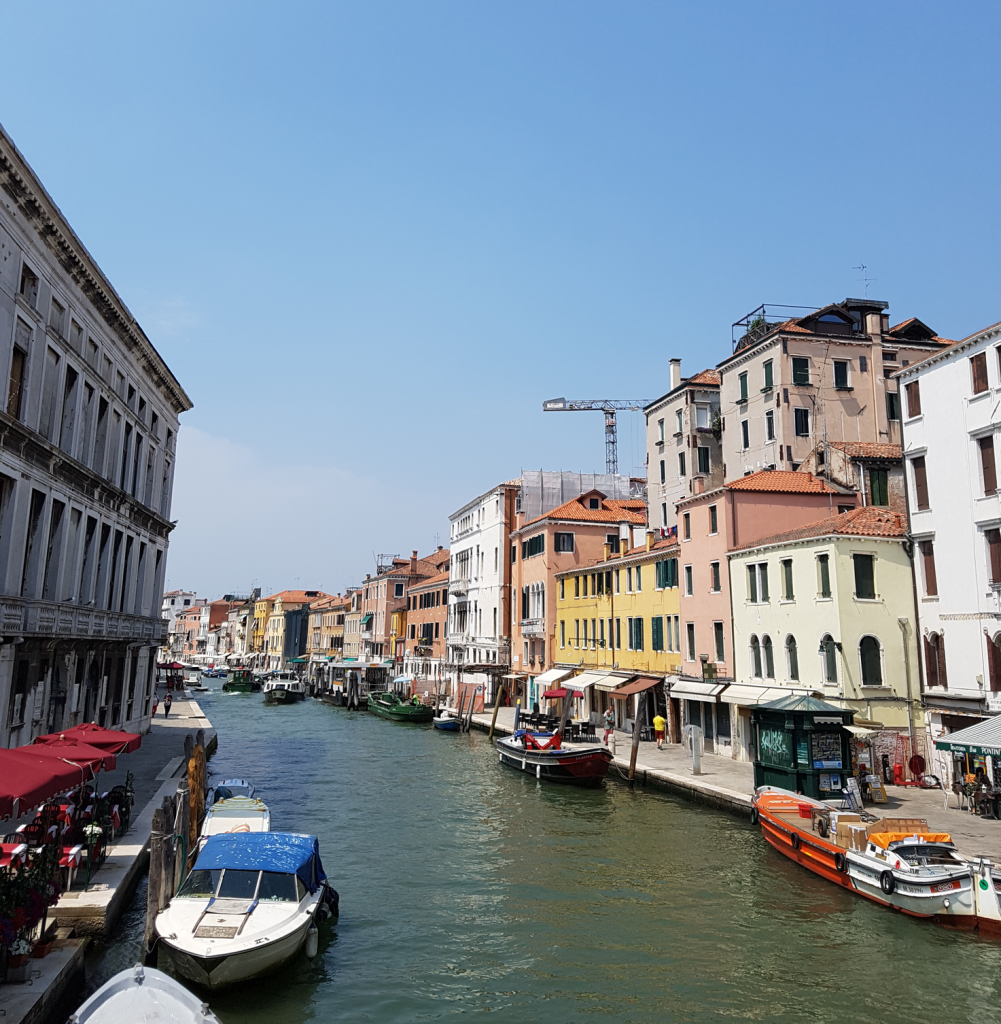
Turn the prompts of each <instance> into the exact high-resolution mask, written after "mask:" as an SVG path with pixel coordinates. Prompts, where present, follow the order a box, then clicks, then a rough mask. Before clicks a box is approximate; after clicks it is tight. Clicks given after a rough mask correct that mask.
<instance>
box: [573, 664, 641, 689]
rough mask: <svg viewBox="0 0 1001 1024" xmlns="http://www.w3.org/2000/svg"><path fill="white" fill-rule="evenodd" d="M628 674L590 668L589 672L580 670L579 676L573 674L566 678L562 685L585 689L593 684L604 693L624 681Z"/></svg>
mask: <svg viewBox="0 0 1001 1024" xmlns="http://www.w3.org/2000/svg"><path fill="white" fill-rule="evenodd" d="M628 678H629V676H627V675H618V676H617V675H614V674H613V673H611V672H603V671H602V670H601V669H592V670H591V671H589V672H581V674H580V675H579V676H574V677H573V679H567V680H565V681H564V683H563V685H564V686H567V687H569V688H570V689H571V690H586V689H587V688H588V687H589V686H593V687H594V688H595V689H596V690H604V691H605V692H606V693H611V692H612V690H614V689H615V688H616V687H617V686H620V685H621V684H622V683H624V682H625V681H626V680H627V679H628Z"/></svg>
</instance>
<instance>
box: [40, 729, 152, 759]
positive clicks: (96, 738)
mask: <svg viewBox="0 0 1001 1024" xmlns="http://www.w3.org/2000/svg"><path fill="white" fill-rule="evenodd" d="M60 738H62V739H67V740H75V741H76V742H78V743H89V744H90V745H91V746H92V747H97V748H98V749H99V750H108V751H111V753H112V754H131V753H132V752H133V751H134V750H138V749H139V744H140V743H142V741H143V738H142V736H140V735H139V733H137V732H122V730H121V729H105V728H104V726H103V725H96V724H95V723H93V722H82V723H81V724H80V725H74V726H73V728H72V729H66V730H65V731H64V732H61V733H58V732H50V733H49V734H48V735H47V736H39V737H37V738H36V739H35V742H36V743H39V742H41V743H45V742H47V741H48V740H50V739H60Z"/></svg>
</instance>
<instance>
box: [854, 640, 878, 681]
mask: <svg viewBox="0 0 1001 1024" xmlns="http://www.w3.org/2000/svg"><path fill="white" fill-rule="evenodd" d="M858 650H859V658H860V660H861V662H862V685H863V686H882V685H883V666H882V658H881V657H880V647H879V641H878V640H877V639H876V638H875V637H874V636H864V637H862V640H861V642H860V643H859V645H858Z"/></svg>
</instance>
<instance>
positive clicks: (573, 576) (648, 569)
mask: <svg viewBox="0 0 1001 1024" xmlns="http://www.w3.org/2000/svg"><path fill="white" fill-rule="evenodd" d="M607 551H608V546H607V545H606V552H607ZM556 601H557V604H556V650H555V652H554V654H555V662H556V665H557V666H558V667H559V668H562V669H571V668H572V669H576V670H578V672H579V673H585V672H586V673H588V674H587V675H586V676H584V675H581V676H580V678H581V679H582V680H587V684H588V688H590V689H591V690H592V693H591V694H590V696H588V694H586V693H585V698H584V712H585V713H587V712H590V711H598V712H603V711H604V710H605V708H607V707H608V706H609V704H610V702H611V703H612V706H613V707H615V709H616V714H617V720H618V721H619V723H620V724H623V725H625V724H626V723H627V722H628V721H629V720H631V719H632V717H633V714H634V712H635V707H636V706H638V700H637V702H633V701H617V700H613V698H611V697H610V696H609V694H611V693H612V691H614V690H615V688H616V687H618V686H620V685H622V684H623V683H625V682H626V680H627V679H629V678H630V677H631V676H635V675H643V676H648V677H650V680H651V685H650V686H649V687H647V688H648V689H653V690H654V691H655V705H654V706H655V707H656V709H657V710H659V711H661V713H664V712H665V711H666V709H667V701H666V693H665V691H664V689H663V687H662V686H655V685H653V683H652V681H653V680H657V681H658V682H660V681H662V680H663V679H664V678H665V677H666V676H669V675H673V674H675V673H677V671H678V668H679V665H680V662H681V636H680V621H681V619H680V616H681V612H680V591H679V589H678V545H677V542H676V541H675V540H674V539H673V538H672V539H670V540H661V541H657V542H656V543H655V542H654V539H653V534H652V533H651V534H648V535H647V544H646V546H645V547H638V548H632V549H631V550H629V551H626V552H625V553H623V554H621V555H611V554H606V557H605V558H604V559H602V560H601V561H597V562H585V563H582V564H581V565H579V566H576V567H574V568H573V569H568V570H565V571H564V572H558V573H556ZM592 681H593V682H592ZM567 684H568V685H570V686H571V687H572V686H573V683H572V681H567ZM561 685H564V684H562V683H561ZM634 692H636V691H634ZM640 692H641V691H640Z"/></svg>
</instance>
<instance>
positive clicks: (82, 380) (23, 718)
mask: <svg viewBox="0 0 1001 1024" xmlns="http://www.w3.org/2000/svg"><path fill="white" fill-rule="evenodd" d="M0 184H2V186H3V198H2V200H0V360H2V364H3V369H4V370H5V372H6V374H7V391H6V399H5V403H4V408H3V410H2V411H0V423H2V432H0V433H2V443H0V594H2V598H0V635H2V641H0V746H16V745H18V744H22V743H29V742H30V741H31V740H32V738H33V737H34V736H37V735H39V734H40V733H44V732H52V731H55V730H59V729H62V728H66V727H69V726H72V725H74V724H78V723H80V722H82V721H97V722H98V723H99V724H101V725H104V726H108V727H114V728H125V729H129V730H132V731H145V730H146V729H147V728H148V725H149V712H150V703H151V695H152V687H153V681H154V668H155V661H156V649H157V648H158V647H159V646H160V644H161V642H162V640H163V621H162V619H161V617H160V613H161V607H162V605H161V601H162V595H163V580H164V570H165V568H166V556H167V542H168V537H169V535H170V532H171V530H172V529H173V524H172V523H171V521H170V502H171V491H172V487H173V479H174V459H175V442H176V438H177V430H178V417H179V415H180V413H182V412H184V411H185V410H187V409H190V408H191V401H190V400H189V398H188V396H187V395H186V394H185V393H184V390H183V389H182V388H181V386H180V384H179V383H178V382H177V380H176V378H175V377H174V375H173V374H172V373H171V372H170V369H169V368H168V367H167V365H166V364H165V363H164V361H163V359H162V358H161V357H160V355H159V353H158V352H157V351H156V349H155V348H154V347H153V345H152V343H151V342H150V340H149V338H147V337H146V335H145V334H144V333H143V330H142V328H141V327H140V326H139V324H138V323H137V322H136V320H135V318H134V317H133V315H132V314H131V313H130V312H129V310H128V308H127V307H126V306H125V304H124V303H123V302H122V300H121V298H120V297H119V296H118V294H117V293H116V291H115V289H114V287H113V286H112V285H111V282H110V281H108V279H107V278H106V277H105V276H104V274H103V273H102V271H101V269H100V267H98V265H97V264H96V263H95V262H94V260H93V258H92V257H91V255H90V253H88V252H87V250H86V248H85V247H84V245H83V243H82V242H81V241H80V239H79V238H78V237H77V236H76V234H75V233H74V231H73V229H72V228H71V227H70V225H69V224H68V223H67V222H66V220H65V218H64V217H63V215H62V213H61V212H60V211H59V208H58V207H57V206H56V205H55V203H54V202H53V201H52V199H51V197H50V196H49V195H48V194H47V193H46V191H45V189H44V188H43V186H42V184H41V182H40V181H39V180H38V178H37V177H36V176H35V174H34V172H33V171H32V169H31V168H30V167H29V166H28V164H27V162H26V161H25V160H24V157H23V156H22V155H21V154H20V153H19V152H18V151H17V149H16V147H15V146H14V144H13V142H12V141H11V139H10V138H9V137H8V136H7V135H6V133H4V132H3V130H2V129H0Z"/></svg>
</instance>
